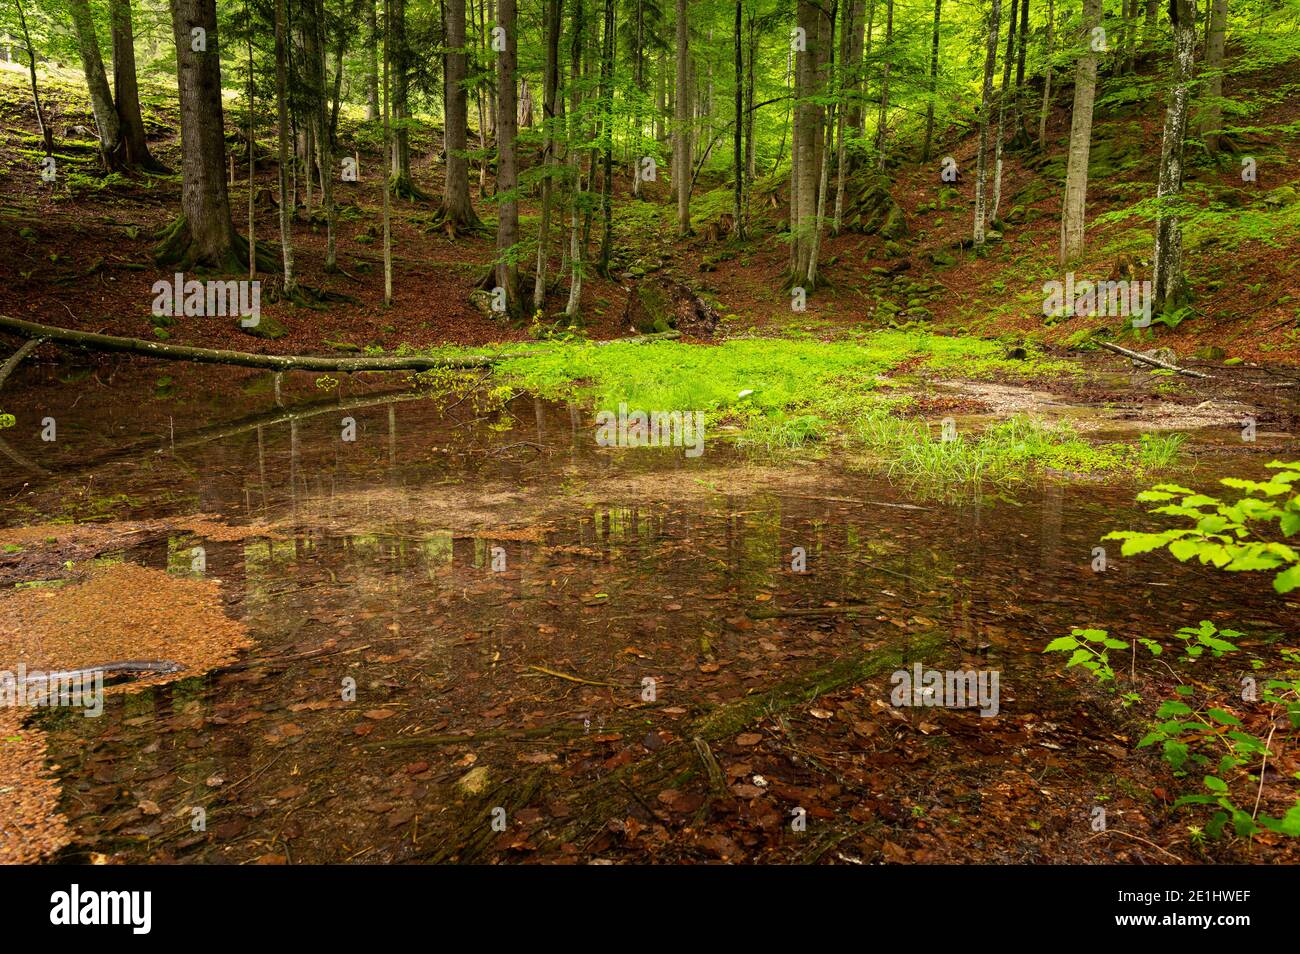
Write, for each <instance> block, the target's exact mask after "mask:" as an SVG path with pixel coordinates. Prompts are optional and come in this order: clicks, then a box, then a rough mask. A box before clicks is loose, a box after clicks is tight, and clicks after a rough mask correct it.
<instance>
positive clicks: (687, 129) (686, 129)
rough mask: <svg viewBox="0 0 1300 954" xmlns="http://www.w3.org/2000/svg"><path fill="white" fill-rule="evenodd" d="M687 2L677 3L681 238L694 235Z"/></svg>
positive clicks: (676, 166) (676, 158)
mask: <svg viewBox="0 0 1300 954" xmlns="http://www.w3.org/2000/svg"><path fill="white" fill-rule="evenodd" d="M686 11H687V4H686V0H677V86H676V91H675V93H674V96H675V98H676V117H675V118H676V122H675V123H674V128H673V137H674V138H673V185H674V186H675V187H676V191H677V234H678V235H680V236H682V237H685V236H687V235H690V234H691V94H690V87H691V81H690V63H691V60H690V48H689V47H690V21H689V20H688V19H687V12H686Z"/></svg>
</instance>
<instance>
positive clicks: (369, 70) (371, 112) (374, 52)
mask: <svg viewBox="0 0 1300 954" xmlns="http://www.w3.org/2000/svg"><path fill="white" fill-rule="evenodd" d="M362 2H363V3H365V5H366V37H367V38H368V40H369V42H368V43H367V44H366V47H367V49H366V121H367V122H374V121H375V120H376V119H378V118H379V24H377V23H376V22H375V0H362ZM462 6H463V4H462Z"/></svg>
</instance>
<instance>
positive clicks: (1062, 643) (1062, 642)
mask: <svg viewBox="0 0 1300 954" xmlns="http://www.w3.org/2000/svg"><path fill="white" fill-rule="evenodd" d="M1078 645H1079V641H1078V640H1077V639H1075V638H1074V637H1073V636H1058V637H1057V638H1056V639H1054V640H1052V641H1051V642H1050V643H1048V644H1047V645H1046V646H1045V647H1044V648H1043V652H1045V653H1060V652H1066V651H1067V650H1071V649H1075V648H1076V647H1078Z"/></svg>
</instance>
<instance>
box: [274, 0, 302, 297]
mask: <svg viewBox="0 0 1300 954" xmlns="http://www.w3.org/2000/svg"><path fill="white" fill-rule="evenodd" d="M285 5H286V0H275V109H276V125H277V126H278V127H279V129H278V130H277V132H278V135H277V137H276V138H277V139H278V140H279V150H280V161H279V163H278V166H279V169H278V172H277V176H278V178H279V180H280V248H281V251H282V253H283V259H284V292H285V294H286V295H292V294H293V291H294V289H295V287H296V286H297V281H296V280H295V278H294V274H293V234H292V231H291V230H290V227H289V223H290V222H291V221H292V217H293V213H294V207H293V203H294V200H293V196H292V195H291V194H290V192H289V135H290V131H289V70H288V60H287V56H288V53H287V48H288V24H287V22H286V13H285Z"/></svg>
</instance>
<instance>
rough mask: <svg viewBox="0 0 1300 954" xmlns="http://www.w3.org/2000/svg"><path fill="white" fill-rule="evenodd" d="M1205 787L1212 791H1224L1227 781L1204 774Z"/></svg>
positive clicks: (1226, 788)
mask: <svg viewBox="0 0 1300 954" xmlns="http://www.w3.org/2000/svg"><path fill="white" fill-rule="evenodd" d="M1205 787H1206V788H1208V789H1209V790H1210V791H1212V792H1226V791H1227V790H1228V783H1227V782H1225V781H1224V780H1223V779H1221V778H1218V777H1217V776H1214V775H1207V776H1205Z"/></svg>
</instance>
